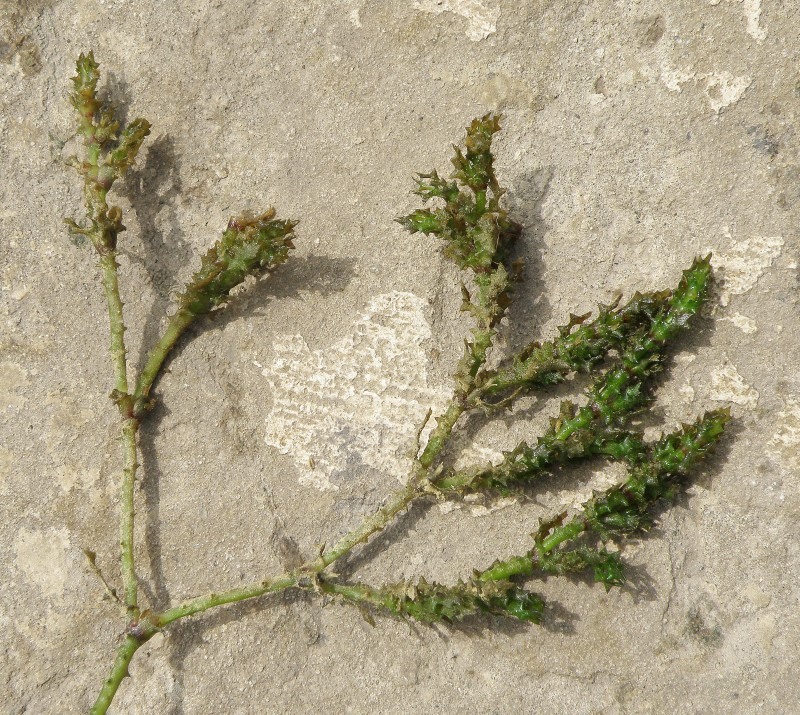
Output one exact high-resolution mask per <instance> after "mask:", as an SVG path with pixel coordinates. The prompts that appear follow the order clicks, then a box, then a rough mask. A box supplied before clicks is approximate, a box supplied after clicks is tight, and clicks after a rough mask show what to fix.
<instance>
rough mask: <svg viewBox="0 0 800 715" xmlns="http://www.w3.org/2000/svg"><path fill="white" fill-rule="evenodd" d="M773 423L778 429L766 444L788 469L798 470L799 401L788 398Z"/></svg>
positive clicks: (799, 465)
mask: <svg viewBox="0 0 800 715" xmlns="http://www.w3.org/2000/svg"><path fill="white" fill-rule="evenodd" d="M775 422H777V423H778V424H779V425H780V427H778V429H777V430H776V432H775V434H773V435H772V437H771V438H770V440H769V442H767V445H768V447H769V448H770V451H772V452H773V453H775V454H776V456H778V457H779V458H780V459H781V461H783V462H784V463H785V464H786V466H787V467H789V468H790V469H793V470H797V469H800V400H798V399H797V398H795V397H789V398H788V399H787V400H786V404H785V407H784V409H783V410H781V411H780V412H779V413H778V414H777V415H776V416H775Z"/></svg>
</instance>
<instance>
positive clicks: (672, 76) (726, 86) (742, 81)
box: [660, 66, 753, 114]
mask: <svg viewBox="0 0 800 715" xmlns="http://www.w3.org/2000/svg"><path fill="white" fill-rule="evenodd" d="M660 77H661V81H662V82H663V83H664V86H666V88H667V89H668V90H669V91H670V92H681V91H682V87H683V85H684V84H686V83H687V82H694V83H696V84H697V83H700V84H701V85H702V87H703V92H704V93H705V95H706V99H707V101H708V104H709V106H710V107H711V109H712V110H714V113H715V114H719V113H720V112H721V111H722V110H723V109H725V107H728V106H730V105H731V104H735V103H736V102H738V101H739V100H740V99H741V98H742V95H743V94H744V93H745V92H746V91H747V88H748V87H749V86H750V85H751V84H752V83H753V78H752V77H746V76H740V77H736V76H734V75H732V74H731V73H730V72H725V71H723V72H695V71H694V70H692V69H691V67H688V68H686V69H674V68H671V67H668V66H664V67H662V68H661V74H660Z"/></svg>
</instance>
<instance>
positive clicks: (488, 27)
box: [414, 0, 500, 42]
mask: <svg viewBox="0 0 800 715" xmlns="http://www.w3.org/2000/svg"><path fill="white" fill-rule="evenodd" d="M414 8H415V9H417V10H422V11H423V12H431V13H434V14H436V15H440V14H441V13H443V12H452V13H455V14H456V15H461V16H462V17H465V18H467V21H468V22H469V25H468V27H467V37H469V39H470V40H472V41H473V42H479V41H480V40H485V39H486V38H487V37H489V35H491V34H492V33H493V32H496V31H497V18H499V17H500V8H488V7H486V5H485V3H483V2H480V0H415V2H414Z"/></svg>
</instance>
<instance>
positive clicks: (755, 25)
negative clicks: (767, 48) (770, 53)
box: [744, 0, 767, 44]
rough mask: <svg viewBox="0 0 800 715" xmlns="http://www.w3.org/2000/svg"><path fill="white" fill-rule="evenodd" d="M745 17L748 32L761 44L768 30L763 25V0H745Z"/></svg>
mask: <svg viewBox="0 0 800 715" xmlns="http://www.w3.org/2000/svg"><path fill="white" fill-rule="evenodd" d="M744 19H745V22H746V23H747V34H748V35H750V36H751V37H753V38H755V40H756V42H758V43H759V44H761V43H762V42H763V41H764V40H765V39H766V38H767V31H766V30H765V29H764V28H763V27H761V0H744Z"/></svg>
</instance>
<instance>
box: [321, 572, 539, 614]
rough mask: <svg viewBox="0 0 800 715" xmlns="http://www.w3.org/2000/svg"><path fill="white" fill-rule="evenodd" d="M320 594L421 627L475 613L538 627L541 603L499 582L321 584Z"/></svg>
mask: <svg viewBox="0 0 800 715" xmlns="http://www.w3.org/2000/svg"><path fill="white" fill-rule="evenodd" d="M321 589H322V590H323V592H326V593H330V594H335V595H338V596H342V597H344V598H345V599H347V600H349V601H352V602H355V603H358V604H364V605H371V606H377V607H379V608H381V609H383V610H386V611H388V612H389V613H391V614H393V615H395V616H408V617H410V618H413V619H415V620H417V621H422V622H424V623H435V622H439V621H445V622H453V621H460V620H463V619H464V618H467V617H468V616H472V615H475V614H476V613H489V614H492V615H496V616H505V617H511V618H516V619H518V620H521V621H528V622H531V623H538V622H539V621H540V620H541V617H542V613H543V610H544V602H543V601H542V599H541V598H540V597H539V596H537V595H536V594H535V593H531V592H529V591H525V590H524V589H522V588H520V587H518V586H516V585H514V584H512V583H510V582H502V581H478V580H474V579H473V580H470V581H468V582H463V581H461V582H459V583H458V584H456V585H455V586H443V585H442V584H438V583H428V582H427V581H426V580H425V579H421V580H420V581H418V582H417V583H414V584H410V583H405V582H404V583H400V584H395V585H391V586H384V587H382V588H373V587H370V586H366V585H364V584H339V583H335V582H328V581H323V582H322V583H321Z"/></svg>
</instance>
